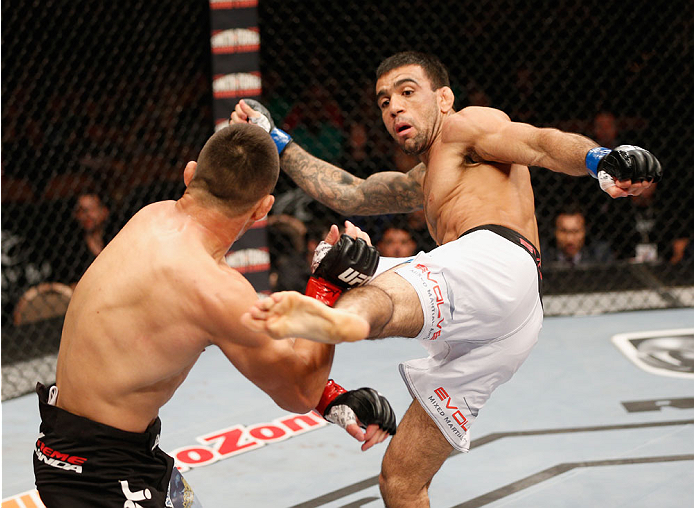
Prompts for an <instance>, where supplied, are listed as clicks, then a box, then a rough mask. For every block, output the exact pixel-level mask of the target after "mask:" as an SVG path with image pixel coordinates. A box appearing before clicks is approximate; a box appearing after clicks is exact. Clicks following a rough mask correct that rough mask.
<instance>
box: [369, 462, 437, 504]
mask: <svg viewBox="0 0 694 508" xmlns="http://www.w3.org/2000/svg"><path fill="white" fill-rule="evenodd" d="M429 483H431V482H427V483H426V484H424V485H421V484H418V482H417V481H413V478H412V477H411V475H407V474H406V472H405V471H401V470H399V469H398V468H395V467H387V466H386V464H385V463H384V464H383V467H382V468H381V474H380V475H379V476H378V485H379V488H380V490H381V496H382V497H383V502H384V504H385V505H386V507H387V508H398V507H403V508H406V507H407V508H412V507H419V506H429V494H428V491H429Z"/></svg>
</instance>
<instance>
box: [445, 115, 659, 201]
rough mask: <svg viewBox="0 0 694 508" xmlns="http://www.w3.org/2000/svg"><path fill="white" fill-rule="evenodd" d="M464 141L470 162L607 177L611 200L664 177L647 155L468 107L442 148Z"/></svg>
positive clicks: (452, 121)
mask: <svg viewBox="0 0 694 508" xmlns="http://www.w3.org/2000/svg"><path fill="white" fill-rule="evenodd" d="M446 141H454V142H455V141H458V142H460V141H462V142H463V143H464V144H465V145H466V146H467V147H468V149H469V150H470V151H471V154H470V155H472V156H473V158H475V157H476V158H478V159H480V160H486V161H494V162H502V163H512V164H522V165H525V166H540V167H544V168H547V169H550V170H552V171H555V172H559V173H565V174H567V175H573V176H583V175H588V174H592V175H593V176H596V177H597V176H598V174H599V171H603V172H605V177H606V179H607V180H609V182H606V180H605V179H602V180H601V187H602V188H603V189H604V190H605V191H606V192H607V193H608V194H610V195H611V196H612V197H621V196H626V195H628V194H640V193H641V192H642V190H643V189H644V188H646V187H648V186H649V185H650V183H651V182H652V181H658V180H659V179H660V176H661V174H662V170H661V168H660V163H659V162H658V160H657V159H656V158H655V157H653V155H652V154H650V153H649V152H648V151H647V150H644V149H642V148H639V147H634V146H630V145H625V146H622V147H617V149H615V150H609V149H604V148H599V147H598V145H597V143H595V142H594V141H593V140H591V139H589V138H587V137H585V136H582V135H580V134H574V133H568V132H563V131H560V130H558V129H553V128H538V127H534V126H532V125H528V124H525V123H520V122H512V121H511V120H510V119H509V117H508V116H507V115H506V114H505V113H503V112H502V111H499V110H496V109H492V108H480V107H469V108H465V109H463V110H462V111H460V112H458V113H457V114H455V115H454V116H453V117H451V119H450V120H449V122H448V125H447V128H446V131H445V132H444V142H446Z"/></svg>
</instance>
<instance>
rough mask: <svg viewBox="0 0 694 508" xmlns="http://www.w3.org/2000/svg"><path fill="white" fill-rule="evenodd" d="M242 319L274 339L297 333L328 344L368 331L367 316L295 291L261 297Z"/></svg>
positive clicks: (353, 338)
mask: <svg viewBox="0 0 694 508" xmlns="http://www.w3.org/2000/svg"><path fill="white" fill-rule="evenodd" d="M241 323H242V324H243V325H244V326H246V327H248V328H250V329H251V330H255V331H257V332H264V333H267V334H268V335H270V336H271V337H272V338H274V339H283V338H287V337H297V338H304V339H311V340H314V341H316V342H324V343H327V344H337V343H340V342H355V341H358V340H362V339H365V338H366V337H367V336H368V335H369V324H368V323H367V322H366V320H365V319H363V318H361V317H359V316H357V315H355V314H352V313H350V312H346V311H343V310H337V309H331V308H330V307H328V306H327V305H325V304H324V303H322V302H319V301H318V300H315V299H313V298H309V297H308V296H304V295H302V294H300V293H297V292H296V291H285V292H281V293H273V294H272V295H270V297H269V298H265V299H263V300H259V301H258V302H256V304H255V305H254V306H252V307H251V308H250V309H249V311H248V312H247V313H245V314H244V315H243V316H241Z"/></svg>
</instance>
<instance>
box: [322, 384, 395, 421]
mask: <svg viewBox="0 0 694 508" xmlns="http://www.w3.org/2000/svg"><path fill="white" fill-rule="evenodd" d="M316 411H318V412H319V413H320V414H321V415H322V416H323V418H325V419H326V420H328V421H329V422H330V423H335V424H337V425H339V426H340V427H342V428H343V429H346V428H347V426H348V425H350V424H352V423H359V424H360V426H361V427H362V428H364V429H365V428H366V427H367V426H369V425H371V424H376V425H378V426H379V427H380V428H381V429H383V430H385V431H386V432H388V434H390V435H395V428H396V426H397V423H396V421H395V413H394V412H393V408H392V407H391V406H390V403H389V402H388V400H387V399H386V398H385V397H384V396H383V395H381V394H379V393H378V392H377V391H376V390H374V389H372V388H359V389H358V390H350V391H346V390H345V389H344V388H342V387H341V386H340V385H338V384H337V383H335V382H334V381H333V380H332V379H330V380H329V381H328V384H327V385H326V387H325V390H324V391H323V396H322V397H321V400H320V403H319V404H318V407H316ZM357 419H358V421H357Z"/></svg>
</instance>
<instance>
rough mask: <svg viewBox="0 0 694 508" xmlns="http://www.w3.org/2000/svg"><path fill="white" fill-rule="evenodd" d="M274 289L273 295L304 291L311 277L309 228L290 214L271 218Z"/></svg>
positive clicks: (270, 234)
mask: <svg viewBox="0 0 694 508" xmlns="http://www.w3.org/2000/svg"><path fill="white" fill-rule="evenodd" d="M267 224H268V225H267V229H268V241H269V248H270V288H271V289H272V291H300V292H302V293H303V291H304V290H305V289H306V281H307V280H308V278H309V276H310V275H311V270H310V260H309V262H307V261H306V258H307V256H308V254H307V252H306V236H307V228H306V225H305V224H304V223H303V222H302V221H300V220H299V219H297V218H296V217H292V216H291V215H287V214H276V215H268V218H267Z"/></svg>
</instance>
